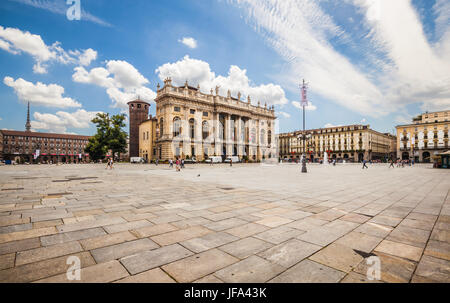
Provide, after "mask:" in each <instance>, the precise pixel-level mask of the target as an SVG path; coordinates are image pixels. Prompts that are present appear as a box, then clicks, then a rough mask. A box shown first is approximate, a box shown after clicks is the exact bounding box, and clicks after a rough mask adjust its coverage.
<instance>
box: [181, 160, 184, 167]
mask: <svg viewBox="0 0 450 303" xmlns="http://www.w3.org/2000/svg"><path fill="white" fill-rule="evenodd" d="M181 168H184V159H181Z"/></svg>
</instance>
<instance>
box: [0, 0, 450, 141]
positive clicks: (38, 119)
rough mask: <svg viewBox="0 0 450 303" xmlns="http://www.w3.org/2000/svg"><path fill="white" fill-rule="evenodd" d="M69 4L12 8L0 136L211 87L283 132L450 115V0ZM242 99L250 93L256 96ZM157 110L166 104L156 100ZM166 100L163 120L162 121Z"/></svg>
mask: <svg viewBox="0 0 450 303" xmlns="http://www.w3.org/2000/svg"><path fill="white" fill-rule="evenodd" d="M80 4H81V9H82V13H81V20H79V21H78V20H73V21H70V20H68V18H67V16H66V10H67V9H68V8H69V7H70V5H67V4H66V1H65V0H4V1H1V2H0V66H1V69H0V102H1V108H2V110H1V112H0V128H2V129H18V130H21V129H24V124H25V114H26V101H30V103H31V108H32V127H33V129H34V130H36V131H53V132H67V133H78V134H92V133H93V132H94V131H95V130H94V129H93V127H92V125H91V124H90V123H89V120H90V119H91V117H92V116H93V115H95V113H96V112H99V111H102V112H109V113H120V112H122V111H124V110H126V102H127V101H128V100H130V99H132V98H133V97H134V96H136V95H140V96H141V97H142V98H145V99H146V100H148V101H149V102H151V101H152V99H153V98H154V97H155V93H154V92H155V90H156V84H157V83H158V82H159V83H162V81H161V79H164V78H165V77H167V76H171V77H172V79H173V81H174V82H175V84H179V85H181V84H183V83H184V81H185V80H186V79H187V80H188V81H189V83H190V84H192V85H194V86H196V85H197V84H200V86H201V90H203V91H204V92H209V90H210V88H212V87H215V86H216V85H219V86H220V87H221V88H220V94H222V95H226V91H227V90H228V89H229V90H230V91H231V93H232V95H234V96H236V95H237V93H238V92H241V94H242V95H243V96H244V97H246V96H247V95H250V97H251V99H252V102H254V103H256V102H257V101H258V100H260V101H261V103H263V104H264V103H265V102H267V103H268V104H269V105H275V109H276V112H277V115H278V117H279V126H280V131H281V132H286V131H291V130H294V129H298V128H300V127H301V125H302V124H301V123H302V121H301V111H300V110H299V109H298V108H297V105H298V103H297V102H298V100H299V95H300V91H299V88H298V84H299V83H300V81H301V80H302V79H303V78H305V79H306V81H307V82H308V83H309V100H310V102H311V105H310V106H309V108H308V111H307V127H308V128H319V127H324V126H325V125H327V126H330V125H345V124H357V123H364V124H370V125H371V126H372V127H373V128H374V129H376V130H379V131H383V132H392V131H393V128H394V127H395V125H397V124H401V123H406V122H408V121H409V120H410V119H411V117H412V116H414V115H417V114H419V113H421V112H423V111H425V110H429V111H432V110H443V109H450V73H449V70H450V25H449V23H450V22H449V20H450V4H449V2H448V1H445V0H436V1H434V0H412V1H409V0H398V1H385V0H344V1H331V0H321V1H317V0H314V1H313V0H297V1H294V0H278V1H277V0H241V1H238V0H222V1H219V0H189V1H187V0H184V1H175V0H167V1H144V0H136V1H119V0H95V1H94V0H80ZM244 97H243V98H244ZM153 104H154V103H153ZM154 109H155V108H154V105H153V106H152V110H151V113H153V114H154Z"/></svg>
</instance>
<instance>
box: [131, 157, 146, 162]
mask: <svg viewBox="0 0 450 303" xmlns="http://www.w3.org/2000/svg"><path fill="white" fill-rule="evenodd" d="M144 162H145V160H144V158H142V157H131V158H130V163H144Z"/></svg>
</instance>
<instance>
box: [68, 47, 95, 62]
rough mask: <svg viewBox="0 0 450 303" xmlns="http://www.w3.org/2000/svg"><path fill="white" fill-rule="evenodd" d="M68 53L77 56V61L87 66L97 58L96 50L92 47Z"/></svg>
mask: <svg viewBox="0 0 450 303" xmlns="http://www.w3.org/2000/svg"><path fill="white" fill-rule="evenodd" d="M69 53H70V54H71V55H74V56H75V57H78V63H79V64H80V65H82V66H89V65H90V64H91V62H92V61H95V60H96V59H97V51H95V50H93V49H92V48H88V49H85V50H83V51H82V52H80V51H79V50H77V51H69Z"/></svg>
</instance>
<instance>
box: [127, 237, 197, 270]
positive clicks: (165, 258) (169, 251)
mask: <svg viewBox="0 0 450 303" xmlns="http://www.w3.org/2000/svg"><path fill="white" fill-rule="evenodd" d="M192 254H193V253H192V252H191V251H189V250H187V249H186V248H184V247H182V246H181V245H179V244H172V245H167V246H163V247H161V248H158V249H154V250H151V251H144V252H142V253H139V254H135V255H131V256H128V257H125V258H122V259H120V262H121V263H122V264H123V265H124V266H125V267H126V269H127V270H128V271H129V272H130V273H131V274H133V275H134V274H137V273H140V272H143V271H146V270H148V269H153V268H155V267H158V266H162V265H164V264H167V263H171V262H174V261H177V260H179V259H183V258H186V257H188V256H190V255H192Z"/></svg>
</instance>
